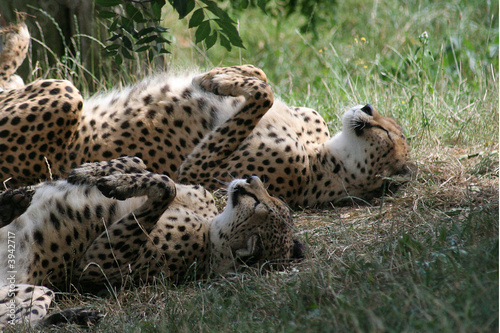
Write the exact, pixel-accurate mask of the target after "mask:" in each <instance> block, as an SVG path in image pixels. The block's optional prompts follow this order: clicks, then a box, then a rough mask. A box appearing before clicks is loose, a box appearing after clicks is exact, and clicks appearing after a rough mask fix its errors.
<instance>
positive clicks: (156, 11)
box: [151, 0, 165, 20]
mask: <svg viewBox="0 0 500 333" xmlns="http://www.w3.org/2000/svg"><path fill="white" fill-rule="evenodd" d="M164 6H165V0H156V1H154V2H152V3H151V9H152V11H153V15H154V16H155V18H156V19H157V20H160V19H161V10H162V8H163V7H164Z"/></svg>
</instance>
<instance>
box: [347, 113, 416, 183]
mask: <svg viewBox="0 0 500 333" xmlns="http://www.w3.org/2000/svg"><path fill="white" fill-rule="evenodd" d="M342 122H343V130H342V132H343V133H345V134H347V135H348V137H350V141H356V144H358V145H359V147H363V149H364V151H363V155H365V154H366V153H368V154H370V153H371V154H372V156H381V157H382V159H384V160H387V161H390V164H391V165H390V166H388V168H387V169H386V173H387V174H388V175H394V174H398V173H401V172H403V170H406V164H407V161H408V145H407V143H406V137H405V136H404V134H403V130H402V128H401V126H399V125H398V124H397V123H396V121H394V119H392V118H388V117H384V116H382V115H381V114H380V113H379V112H378V111H377V110H376V109H375V108H374V107H372V106H371V105H370V104H367V105H365V106H362V105H357V106H355V107H353V108H351V109H350V110H348V111H347V112H346V113H345V114H344V116H343V118H342Z"/></svg>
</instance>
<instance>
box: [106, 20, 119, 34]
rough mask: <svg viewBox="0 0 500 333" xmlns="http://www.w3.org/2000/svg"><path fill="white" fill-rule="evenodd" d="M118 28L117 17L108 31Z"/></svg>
mask: <svg viewBox="0 0 500 333" xmlns="http://www.w3.org/2000/svg"><path fill="white" fill-rule="evenodd" d="M117 27H118V17H117V18H115V19H114V20H113V23H111V25H110V26H109V29H108V30H109V31H115V30H116V28H117Z"/></svg>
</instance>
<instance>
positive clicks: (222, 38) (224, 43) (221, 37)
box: [219, 34, 231, 51]
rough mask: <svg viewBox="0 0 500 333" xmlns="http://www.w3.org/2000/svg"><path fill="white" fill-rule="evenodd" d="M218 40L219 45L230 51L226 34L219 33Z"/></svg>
mask: <svg viewBox="0 0 500 333" xmlns="http://www.w3.org/2000/svg"><path fill="white" fill-rule="evenodd" d="M219 40H220V45H222V46H224V47H225V48H226V50H228V51H231V43H230V42H229V39H227V38H226V36H224V35H222V34H219Z"/></svg>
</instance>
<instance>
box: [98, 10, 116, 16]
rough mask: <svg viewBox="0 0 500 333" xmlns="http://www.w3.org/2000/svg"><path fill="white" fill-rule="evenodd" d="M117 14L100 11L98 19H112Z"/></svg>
mask: <svg viewBox="0 0 500 333" xmlns="http://www.w3.org/2000/svg"><path fill="white" fill-rule="evenodd" d="M115 16H116V13H113V12H110V11H107V10H100V11H99V13H98V14H97V17H100V18H112V17H115Z"/></svg>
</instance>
